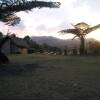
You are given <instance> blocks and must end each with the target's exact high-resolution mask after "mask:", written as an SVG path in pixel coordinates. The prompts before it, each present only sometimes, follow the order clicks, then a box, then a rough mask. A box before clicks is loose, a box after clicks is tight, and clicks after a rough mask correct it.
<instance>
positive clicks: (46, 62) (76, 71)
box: [0, 54, 100, 100]
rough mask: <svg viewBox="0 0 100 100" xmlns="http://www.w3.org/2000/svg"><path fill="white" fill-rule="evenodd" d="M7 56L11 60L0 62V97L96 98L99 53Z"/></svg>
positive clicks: (37, 99)
mask: <svg viewBox="0 0 100 100" xmlns="http://www.w3.org/2000/svg"><path fill="white" fill-rule="evenodd" d="M9 59H10V60H11V62H12V64H9V65H3V66H1V69H3V68H4V69H3V70H2V71H5V74H1V76H0V100H100V57H86V56H84V57H80V56H76V57H75V56H53V55H39V54H30V55H11V56H9ZM5 69H7V70H5ZM6 72H7V73H6ZM8 72H9V73H8ZM0 73H1V72H0Z"/></svg>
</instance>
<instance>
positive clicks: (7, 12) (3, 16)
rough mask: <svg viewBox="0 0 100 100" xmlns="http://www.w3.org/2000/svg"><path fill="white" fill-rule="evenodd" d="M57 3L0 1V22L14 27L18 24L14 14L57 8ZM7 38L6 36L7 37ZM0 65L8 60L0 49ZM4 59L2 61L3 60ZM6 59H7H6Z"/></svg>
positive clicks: (21, 0)
mask: <svg viewBox="0 0 100 100" xmlns="http://www.w3.org/2000/svg"><path fill="white" fill-rule="evenodd" d="M59 5H60V3H59V2H45V1H36V0H35V1H27V0H1V1H0V21H3V22H6V24H8V25H13V26H14V25H16V24H18V23H19V22H20V18H19V17H18V16H16V15H15V13H16V12H19V11H26V10H31V9H32V8H36V7H39V8H41V7H49V8H58V7H59ZM7 37H8V36H7ZM5 40H7V39H6V38H4V39H3V40H2V41H1V43H0V47H2V45H3V44H4V43H5ZM0 56H2V57H0V63H4V62H3V61H4V60H5V61H6V60H7V59H8V58H7V57H6V56H5V55H4V54H3V53H2V52H1V48H0ZM3 58H4V59H3ZM6 58H7V59H6Z"/></svg>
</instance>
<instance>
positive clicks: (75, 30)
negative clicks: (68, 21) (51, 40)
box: [59, 29, 79, 35]
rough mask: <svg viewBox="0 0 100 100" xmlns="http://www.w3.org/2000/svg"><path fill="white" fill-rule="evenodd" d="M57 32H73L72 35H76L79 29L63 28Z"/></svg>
mask: <svg viewBox="0 0 100 100" xmlns="http://www.w3.org/2000/svg"><path fill="white" fill-rule="evenodd" d="M59 33H62V34H66V33H71V34H74V35H78V34H79V30H78V29H65V30H61V31H59Z"/></svg>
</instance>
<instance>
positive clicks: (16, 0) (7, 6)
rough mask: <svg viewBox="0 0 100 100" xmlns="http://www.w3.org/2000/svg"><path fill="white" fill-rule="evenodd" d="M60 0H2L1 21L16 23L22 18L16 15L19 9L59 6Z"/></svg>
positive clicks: (0, 7) (0, 6)
mask: <svg viewBox="0 0 100 100" xmlns="http://www.w3.org/2000/svg"><path fill="white" fill-rule="evenodd" d="M59 6H60V2H46V1H36V0H35V1H27V0H1V1H0V21H2V22H6V24H8V25H16V24H17V23H19V22H20V18H19V17H18V16H16V15H15V13H16V12H19V11H27V10H31V9H33V8H42V7H49V8H59Z"/></svg>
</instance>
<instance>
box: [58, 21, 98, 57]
mask: <svg viewBox="0 0 100 100" xmlns="http://www.w3.org/2000/svg"><path fill="white" fill-rule="evenodd" d="M73 27H74V28H73V29H64V30H61V31H59V32H61V33H62V34H66V33H71V34H74V35H75V36H74V37H73V39H74V38H76V37H78V38H79V39H80V41H81V44H80V54H82V55H84V54H85V36H86V35H87V34H89V33H90V32H92V31H94V30H96V29H98V28H100V24H98V25H95V26H93V27H90V25H88V24H87V23H84V22H81V23H78V24H76V25H73Z"/></svg>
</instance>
